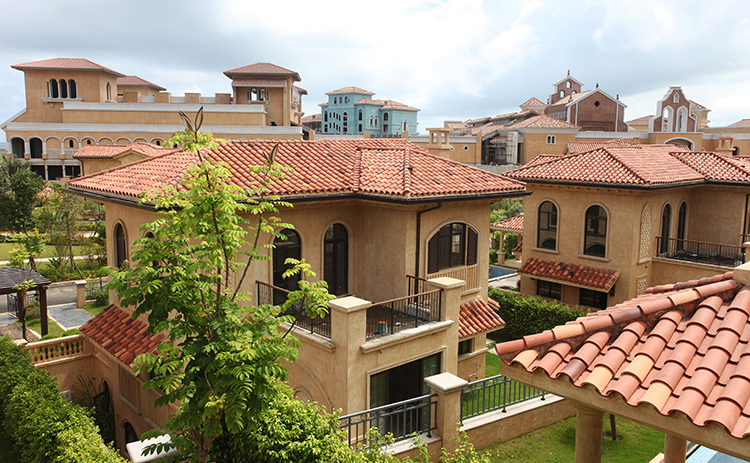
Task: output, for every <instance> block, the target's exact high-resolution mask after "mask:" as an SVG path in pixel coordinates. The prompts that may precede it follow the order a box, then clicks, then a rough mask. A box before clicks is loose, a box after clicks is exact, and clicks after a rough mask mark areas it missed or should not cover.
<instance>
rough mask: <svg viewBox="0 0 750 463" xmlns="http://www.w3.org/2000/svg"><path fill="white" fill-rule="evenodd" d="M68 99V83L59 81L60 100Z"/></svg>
mask: <svg viewBox="0 0 750 463" xmlns="http://www.w3.org/2000/svg"><path fill="white" fill-rule="evenodd" d="M67 97H68V83H67V82H65V79H60V98H67Z"/></svg>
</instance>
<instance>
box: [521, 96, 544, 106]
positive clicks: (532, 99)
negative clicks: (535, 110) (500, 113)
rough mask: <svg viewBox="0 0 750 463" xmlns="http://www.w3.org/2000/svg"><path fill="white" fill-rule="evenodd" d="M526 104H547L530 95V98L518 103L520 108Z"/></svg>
mask: <svg viewBox="0 0 750 463" xmlns="http://www.w3.org/2000/svg"><path fill="white" fill-rule="evenodd" d="M527 106H547V103H545V102H544V101H542V100H540V99H539V98H536V97H533V96H532V97H531V98H529V99H528V100H526V101H524V102H523V103H521V104H520V105H519V107H520V108H525V107H527Z"/></svg>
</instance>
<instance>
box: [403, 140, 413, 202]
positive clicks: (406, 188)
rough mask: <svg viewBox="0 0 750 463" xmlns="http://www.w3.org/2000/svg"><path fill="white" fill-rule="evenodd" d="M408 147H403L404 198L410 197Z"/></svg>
mask: <svg viewBox="0 0 750 463" xmlns="http://www.w3.org/2000/svg"><path fill="white" fill-rule="evenodd" d="M410 151H411V150H410V148H409V147H404V177H403V179H404V185H403V187H404V193H405V194H406V196H407V197H408V196H411V169H412V167H411V159H410V156H409V152H410Z"/></svg>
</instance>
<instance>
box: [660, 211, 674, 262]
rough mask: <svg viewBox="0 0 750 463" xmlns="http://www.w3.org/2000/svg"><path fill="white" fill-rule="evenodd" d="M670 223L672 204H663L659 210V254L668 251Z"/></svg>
mask: <svg viewBox="0 0 750 463" xmlns="http://www.w3.org/2000/svg"><path fill="white" fill-rule="evenodd" d="M671 225H672V206H670V205H669V204H665V205H664V209H662V211H661V238H662V239H661V240H659V254H663V253H665V252H667V251H669V237H670V236H669V235H670V234H671Z"/></svg>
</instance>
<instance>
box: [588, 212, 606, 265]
mask: <svg viewBox="0 0 750 463" xmlns="http://www.w3.org/2000/svg"><path fill="white" fill-rule="evenodd" d="M594 208H598V212H600V214H596V215H595V214H594V213H591V212H590V211H592V210H593V209H594ZM589 220H592V221H595V226H589ZM602 221H603V222H604V232H603V233H601V231H600V230H601V228H602V227H601V222H602ZM608 235H609V213H608V212H607V210H606V209H605V208H604V206H602V205H600V204H592V205H591V206H589V207H587V208H586V212H585V214H584V221H583V255H584V256H589V257H599V258H606V257H607V247H608V246H607V236H608ZM598 243H601V246H602V247H603V248H604V251H603V252H602V253H601V254H600V253H598V252H596V253H595V252H592V251H591V250H590V249H591V248H592V247H593V246H594V245H596V244H598Z"/></svg>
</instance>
